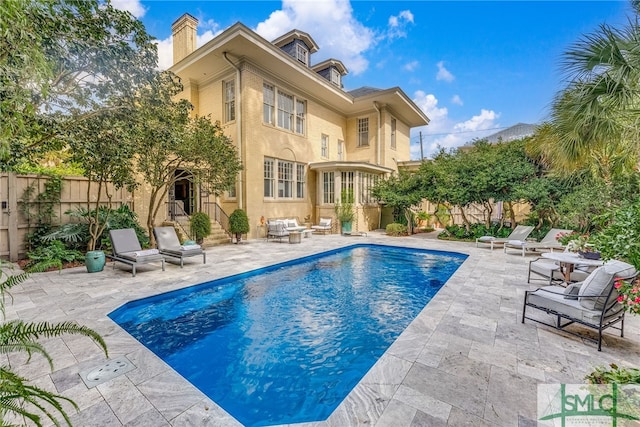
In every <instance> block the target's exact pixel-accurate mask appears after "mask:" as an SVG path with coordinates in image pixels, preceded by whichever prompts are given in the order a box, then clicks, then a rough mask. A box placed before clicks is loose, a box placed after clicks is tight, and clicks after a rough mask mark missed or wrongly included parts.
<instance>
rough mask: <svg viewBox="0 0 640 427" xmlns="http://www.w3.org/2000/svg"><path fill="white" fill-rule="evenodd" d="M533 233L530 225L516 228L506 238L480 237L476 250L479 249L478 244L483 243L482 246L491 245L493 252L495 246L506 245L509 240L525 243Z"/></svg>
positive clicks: (477, 240)
mask: <svg viewBox="0 0 640 427" xmlns="http://www.w3.org/2000/svg"><path fill="white" fill-rule="evenodd" d="M532 231H533V227H532V226H530V225H518V226H516V228H514V229H513V231H512V232H511V234H509V237H504V238H499V237H494V236H482V237H478V238H477V239H476V248H477V247H478V244H480V243H482V244H487V245H490V246H491V250H493V247H494V246H495V245H504V244H505V243H507V242H508V241H509V240H514V241H515V240H520V241H524V240H525V239H526V238H527V237H528V236H529V234H531V232H532Z"/></svg>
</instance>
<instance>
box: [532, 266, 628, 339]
mask: <svg viewBox="0 0 640 427" xmlns="http://www.w3.org/2000/svg"><path fill="white" fill-rule="evenodd" d="M637 274H638V272H637V271H636V269H635V268H634V267H633V266H632V265H631V264H627V263H626V262H622V261H617V260H611V261H608V262H606V263H605V264H604V265H603V266H601V267H598V268H596V269H595V270H594V271H593V272H592V273H591V274H590V275H589V276H588V277H587V278H586V279H585V280H584V281H583V282H579V283H572V284H570V285H568V286H567V287H566V288H565V287H563V286H544V287H542V288H538V289H536V290H534V291H526V292H525V296H524V306H523V309H522V323H524V321H525V319H529V320H532V321H534V322H537V323H541V324H543V325H547V326H551V327H553V328H556V329H558V330H563V331H565V332H567V333H569V334H572V335H576V336H578V337H580V338H584V339H587V340H589V341H593V342H595V343H597V344H598V351H600V350H601V348H602V332H603V331H604V330H605V329H608V328H614V329H617V330H619V331H620V336H621V337H624V310H623V308H622V305H621V304H620V303H619V302H618V300H617V297H618V293H617V291H616V289H615V287H614V286H613V285H614V283H615V280H616V279H617V278H621V279H626V280H632V279H633V278H635V277H636V276H637ZM527 309H529V313H528V314H529V315H527ZM533 309H535V310H540V311H542V312H544V313H547V314H549V315H551V316H553V320H552V319H551V318H546V319H544V318H543V319H541V318H540V317H537V318H534V317H531V310H533ZM574 323H575V324H579V325H582V326H586V327H588V328H592V329H595V330H596V331H597V332H598V338H597V339H595V338H593V337H591V336H588V335H585V334H583V333H581V332H580V331H576V330H568V329H565V328H566V327H567V326H569V325H572V324H574ZM618 324H620V326H619V327H618V326H616V325H618Z"/></svg>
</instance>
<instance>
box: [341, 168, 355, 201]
mask: <svg viewBox="0 0 640 427" xmlns="http://www.w3.org/2000/svg"><path fill="white" fill-rule="evenodd" d="M354 175H355V172H342V175H341V185H340V198H341V201H342V202H343V203H344V202H347V201H351V202H353V197H354V196H355V192H354V187H353V181H354V179H353V178H354ZM348 198H351V199H352V200H347V199H348Z"/></svg>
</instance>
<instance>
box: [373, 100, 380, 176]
mask: <svg viewBox="0 0 640 427" xmlns="http://www.w3.org/2000/svg"><path fill="white" fill-rule="evenodd" d="M373 108H375V109H376V111H377V112H378V130H377V131H376V165H378V166H379V165H380V127H381V126H382V123H380V121H381V120H382V113H381V112H380V108H379V107H378V102H377V101H373Z"/></svg>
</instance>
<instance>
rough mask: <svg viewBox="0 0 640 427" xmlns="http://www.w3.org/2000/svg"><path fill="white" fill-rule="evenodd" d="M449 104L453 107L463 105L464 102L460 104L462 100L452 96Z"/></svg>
mask: <svg viewBox="0 0 640 427" xmlns="http://www.w3.org/2000/svg"><path fill="white" fill-rule="evenodd" d="M451 103H452V104H455V105H464V102H462V98H460V95H453V97H452V98H451Z"/></svg>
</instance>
